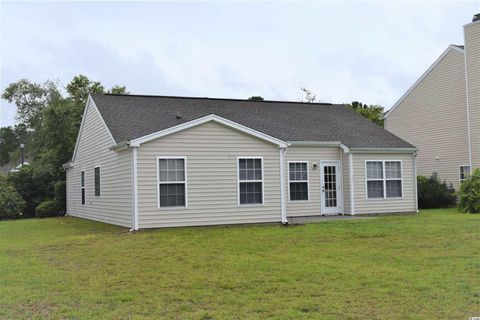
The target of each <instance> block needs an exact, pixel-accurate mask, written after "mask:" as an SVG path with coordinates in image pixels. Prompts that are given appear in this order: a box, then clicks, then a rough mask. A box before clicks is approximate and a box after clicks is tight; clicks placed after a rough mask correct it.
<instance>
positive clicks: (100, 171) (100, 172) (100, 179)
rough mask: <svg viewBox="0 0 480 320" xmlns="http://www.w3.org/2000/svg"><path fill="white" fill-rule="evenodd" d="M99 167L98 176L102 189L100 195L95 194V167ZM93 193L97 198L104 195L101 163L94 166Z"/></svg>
mask: <svg viewBox="0 0 480 320" xmlns="http://www.w3.org/2000/svg"><path fill="white" fill-rule="evenodd" d="M97 168H98V169H99V177H98V179H99V181H98V182H99V184H100V190H99V193H100V194H99V195H98V196H97V195H96V194H95V191H96V190H95V169H97ZM93 194H94V195H95V197H96V198H100V197H101V196H102V166H101V165H98V166H95V167H93Z"/></svg>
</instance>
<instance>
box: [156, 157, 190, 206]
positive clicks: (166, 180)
mask: <svg viewBox="0 0 480 320" xmlns="http://www.w3.org/2000/svg"><path fill="white" fill-rule="evenodd" d="M185 168H186V165H185V158H183V157H171V158H170V157H169V158H167V157H159V158H158V194H159V199H158V204H159V207H160V208H163V207H186V203H187V201H186V182H187V179H186V169H185Z"/></svg>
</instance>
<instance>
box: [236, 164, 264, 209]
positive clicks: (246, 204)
mask: <svg viewBox="0 0 480 320" xmlns="http://www.w3.org/2000/svg"><path fill="white" fill-rule="evenodd" d="M240 159H246V160H247V159H260V163H261V164H262V179H261V180H240ZM264 180H265V167H264V162H263V157H262V156H239V157H237V205H238V206H239V207H256V206H264V205H265V181H264ZM241 182H261V183H262V203H243V204H241V203H240V183H241Z"/></svg>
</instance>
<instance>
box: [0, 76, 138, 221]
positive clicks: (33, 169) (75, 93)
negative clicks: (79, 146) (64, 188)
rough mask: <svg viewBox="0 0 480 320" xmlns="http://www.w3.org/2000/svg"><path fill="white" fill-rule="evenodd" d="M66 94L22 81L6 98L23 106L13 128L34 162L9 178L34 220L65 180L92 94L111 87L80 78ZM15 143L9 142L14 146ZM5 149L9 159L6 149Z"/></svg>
mask: <svg viewBox="0 0 480 320" xmlns="http://www.w3.org/2000/svg"><path fill="white" fill-rule="evenodd" d="M66 91H67V95H66V96H62V94H61V93H60V90H59V88H58V85H57V84H56V83H55V82H53V81H47V82H45V83H43V84H38V83H31V82H30V81H28V80H25V79H22V80H19V81H17V82H15V83H12V84H10V85H9V86H8V87H7V89H6V90H5V92H4V93H3V95H2V97H3V98H4V99H6V100H7V101H9V102H13V103H14V104H15V105H16V106H17V111H18V120H19V121H20V123H19V124H18V125H17V126H15V127H14V128H13V131H14V134H15V137H16V139H17V140H16V142H15V143H17V144H18V143H25V144H26V146H25V152H26V155H27V156H28V157H29V159H30V160H31V161H30V165H29V166H28V167H25V168H22V169H21V170H20V171H19V172H17V173H15V174H12V175H11V177H9V179H10V180H11V182H12V184H13V185H14V186H15V188H16V190H17V191H18V193H19V194H20V195H21V196H22V198H23V199H24V200H25V202H26V209H25V213H26V214H25V216H32V215H33V214H34V212H35V207H36V206H37V205H38V204H39V203H40V202H42V201H44V200H46V199H51V198H52V197H53V194H54V184H55V183H57V182H58V181H65V172H64V171H63V169H62V164H64V163H65V162H68V161H69V160H70V159H71V157H72V154H73V149H74V148H75V141H76V138H77V134H78V130H79V128H80V123H81V121H82V114H83V110H84V108H85V103H86V100H87V97H88V94H89V93H90V92H92V93H104V92H105V87H104V86H103V85H102V84H101V83H100V82H99V81H91V80H90V79H88V78H87V77H86V76H84V75H78V76H76V77H74V78H73V79H72V81H71V82H70V83H68V85H67V86H66ZM107 92H110V93H117V94H128V92H127V91H126V88H125V87H124V86H118V85H115V86H113V87H112V88H111V89H110V90H108V91H107ZM2 129H3V128H2ZM3 131H4V132H5V133H6V134H10V133H11V132H10V131H9V130H8V129H5V130H3ZM3 131H2V132H3ZM0 134H1V133H0ZM9 138H10V136H9ZM0 140H1V139H0ZM15 143H13V142H8V144H9V145H10V144H11V145H12V146H13V144H15ZM0 146H2V144H1V142H0ZM12 148H13V147H12ZM12 148H10V149H12ZM1 151H2V154H1V155H0V156H2V157H3V156H4V155H3V148H2V150H1ZM7 154H8V156H9V157H10V159H11V158H12V157H18V146H15V149H14V150H13V151H7ZM5 157H6V156H5ZM57 191H58V190H57Z"/></svg>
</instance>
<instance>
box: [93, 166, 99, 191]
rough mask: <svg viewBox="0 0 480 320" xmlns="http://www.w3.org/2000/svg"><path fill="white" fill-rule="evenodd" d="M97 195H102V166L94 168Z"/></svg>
mask: <svg viewBox="0 0 480 320" xmlns="http://www.w3.org/2000/svg"><path fill="white" fill-rule="evenodd" d="M94 180H95V197H100V167H95V169H94Z"/></svg>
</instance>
